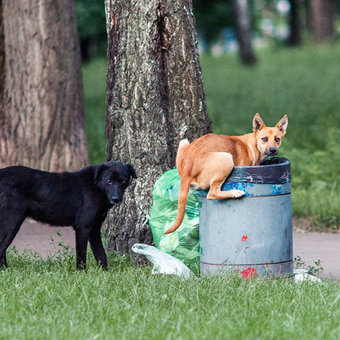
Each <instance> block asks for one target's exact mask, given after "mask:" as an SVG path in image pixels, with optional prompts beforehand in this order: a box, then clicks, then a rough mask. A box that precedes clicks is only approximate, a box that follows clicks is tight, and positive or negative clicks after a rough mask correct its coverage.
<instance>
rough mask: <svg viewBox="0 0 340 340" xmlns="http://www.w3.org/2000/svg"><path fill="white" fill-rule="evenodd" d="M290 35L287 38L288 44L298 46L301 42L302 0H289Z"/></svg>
mask: <svg viewBox="0 0 340 340" xmlns="http://www.w3.org/2000/svg"><path fill="white" fill-rule="evenodd" d="M289 4H290V10H289V28H290V30H289V31H290V32H289V37H288V40H287V43H288V45H290V46H298V45H300V44H301V18H300V7H301V0H289Z"/></svg>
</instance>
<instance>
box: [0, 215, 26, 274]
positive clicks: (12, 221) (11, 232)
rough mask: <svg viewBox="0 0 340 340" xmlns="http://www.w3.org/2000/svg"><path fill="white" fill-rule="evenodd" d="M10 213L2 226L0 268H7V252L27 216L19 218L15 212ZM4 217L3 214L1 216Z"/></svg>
mask: <svg viewBox="0 0 340 340" xmlns="http://www.w3.org/2000/svg"><path fill="white" fill-rule="evenodd" d="M9 214H10V213H9V212H8V215H7V218H6V219H2V222H1V223H2V224H4V225H0V267H3V266H4V267H7V260H6V251H7V248H8V247H9V246H10V244H11V243H12V241H13V240H14V237H15V235H16V234H17V233H18V231H19V229H20V227H21V225H22V222H23V221H24V219H25V216H21V217H17V216H16V215H15V214H13V212H11V215H9ZM1 215H2V214H1ZM8 216H9V217H8Z"/></svg>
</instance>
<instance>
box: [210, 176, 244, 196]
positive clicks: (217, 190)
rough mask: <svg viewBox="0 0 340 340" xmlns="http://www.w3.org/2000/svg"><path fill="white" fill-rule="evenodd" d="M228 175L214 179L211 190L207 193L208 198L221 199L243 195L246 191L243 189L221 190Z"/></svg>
mask: <svg viewBox="0 0 340 340" xmlns="http://www.w3.org/2000/svg"><path fill="white" fill-rule="evenodd" d="M226 178H227V177H225V178H224V179H222V181H221V180H218V181H214V182H213V183H212V184H211V186H210V190H209V192H208V195H207V199H208V200H221V199H225V198H238V197H242V196H243V195H244V194H245V193H244V191H242V190H228V191H221V187H222V184H223V183H224V181H225V180H226Z"/></svg>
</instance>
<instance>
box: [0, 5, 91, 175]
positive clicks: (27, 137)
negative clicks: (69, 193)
mask: <svg viewBox="0 0 340 340" xmlns="http://www.w3.org/2000/svg"><path fill="white" fill-rule="evenodd" d="M3 7H4V35H5V55H6V58H5V98H4V112H3V115H2V116H1V120H0V166H8V165H14V164H22V165H27V166H30V167H34V168H40V169H45V170H53V171H59V170H76V169H79V168H81V167H83V166H85V165H87V164H88V153H87V143H86V136H85V129H84V128H85V126H84V108H83V94H82V79H81V61H80V48H79V39H78V32H77V25H76V18H75V5H74V1H73V0H58V1H55V0H27V1H13V0H4V1H3Z"/></svg>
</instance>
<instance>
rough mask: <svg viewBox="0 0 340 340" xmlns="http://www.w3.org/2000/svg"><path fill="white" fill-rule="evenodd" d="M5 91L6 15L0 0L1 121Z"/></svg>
mask: <svg viewBox="0 0 340 340" xmlns="http://www.w3.org/2000/svg"><path fill="white" fill-rule="evenodd" d="M4 92H5V38H4V16H3V4H2V0H0V121H1V119H2V117H3V114H4V113H3V112H4V110H3V108H4V105H3V104H4Z"/></svg>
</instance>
